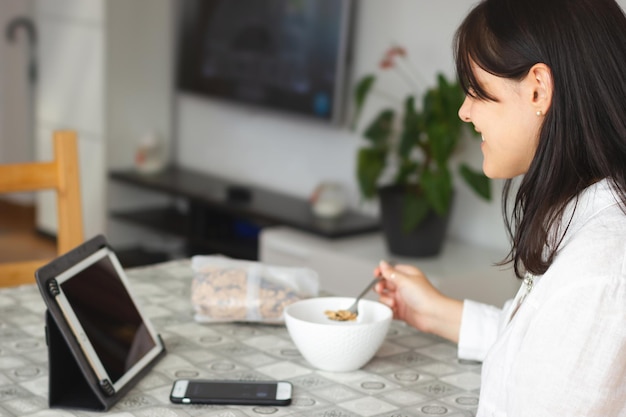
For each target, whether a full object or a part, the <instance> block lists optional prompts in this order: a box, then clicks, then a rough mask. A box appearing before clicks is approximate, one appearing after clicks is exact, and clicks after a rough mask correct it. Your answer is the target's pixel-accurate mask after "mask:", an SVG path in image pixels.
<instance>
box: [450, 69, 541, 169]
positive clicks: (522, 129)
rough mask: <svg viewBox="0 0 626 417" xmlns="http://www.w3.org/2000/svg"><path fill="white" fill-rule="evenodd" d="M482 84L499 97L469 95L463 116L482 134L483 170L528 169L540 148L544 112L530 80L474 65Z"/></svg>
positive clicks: (465, 102)
mask: <svg viewBox="0 0 626 417" xmlns="http://www.w3.org/2000/svg"><path fill="white" fill-rule="evenodd" d="M474 74H475V75H476V79H477V81H478V82H479V83H480V85H481V86H483V87H484V89H485V90H486V91H487V92H488V93H489V94H490V95H491V96H492V97H494V98H496V99H497V101H490V100H483V99H479V98H476V97H472V96H471V95H467V96H466V97H465V101H464V102H463V105H462V106H461V108H460V109H459V117H460V118H461V120H463V121H464V122H471V123H472V124H473V125H474V128H475V129H476V131H477V132H479V133H480V134H481V135H482V139H483V141H482V144H481V150H482V152H483V157H484V160H483V171H484V173H485V175H486V176H488V177H489V178H513V177H516V176H518V175H521V174H524V173H526V171H528V168H529V166H530V163H531V161H532V159H533V157H534V155H535V150H536V149H537V142H538V137H539V129H540V127H541V122H542V121H543V114H541V115H537V108H536V106H534V105H533V97H532V96H533V92H532V91H531V90H532V89H531V88H529V87H530V83H527V80H522V81H514V80H510V79H507V78H501V77H497V76H495V75H493V74H490V73H488V72H486V71H485V70H483V69H481V68H480V67H478V66H477V65H474Z"/></svg>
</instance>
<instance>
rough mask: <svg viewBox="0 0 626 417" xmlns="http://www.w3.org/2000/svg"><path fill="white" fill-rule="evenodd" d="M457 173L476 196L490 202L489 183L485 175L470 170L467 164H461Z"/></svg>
mask: <svg viewBox="0 0 626 417" xmlns="http://www.w3.org/2000/svg"><path fill="white" fill-rule="evenodd" d="M459 173H460V174H461V177H462V178H463V179H464V180H465V182H466V183H467V185H469V187H470V188H471V189H472V190H474V192H475V193H476V194H478V195H479V196H481V197H482V198H483V199H485V200H487V201H490V200H491V181H490V180H489V178H488V177H487V176H485V174H483V173H482V172H479V171H475V170H473V169H471V168H470V167H469V166H468V165H467V164H461V166H460V168H459Z"/></svg>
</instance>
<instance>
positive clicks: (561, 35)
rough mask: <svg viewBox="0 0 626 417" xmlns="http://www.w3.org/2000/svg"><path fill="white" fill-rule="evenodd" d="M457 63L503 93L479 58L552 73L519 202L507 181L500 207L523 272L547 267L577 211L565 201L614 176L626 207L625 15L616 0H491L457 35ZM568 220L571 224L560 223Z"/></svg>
mask: <svg viewBox="0 0 626 417" xmlns="http://www.w3.org/2000/svg"><path fill="white" fill-rule="evenodd" d="M455 59H456V68H457V73H458V76H459V81H460V83H461V86H462V87H463V89H464V90H465V92H466V94H472V95H473V96H474V97H476V98H477V99H480V100H497V99H496V98H495V97H493V96H492V95H491V94H490V93H489V92H488V91H486V90H485V89H484V88H483V86H481V85H480V83H479V82H478V81H477V79H476V77H475V74H474V73H473V71H472V64H473V63H474V64H475V65H477V66H479V67H480V68H482V69H483V70H485V71H487V72H489V73H491V74H493V75H495V76H498V77H504V78H508V79H513V80H521V79H522V78H524V77H525V76H526V75H527V74H528V71H529V70H530V69H531V67H532V66H533V65H535V64H537V63H544V64H546V65H547V66H548V67H549V68H550V69H551V72H552V78H553V95H552V103H551V106H550V109H549V110H548V111H547V113H546V114H545V118H544V121H543V125H542V128H541V131H540V133H539V143H538V147H537V150H536V153H535V157H534V159H533V161H532V162H531V164H530V167H529V169H528V172H527V173H526V174H525V175H524V177H523V178H522V179H521V182H520V184H519V188H518V191H517V194H516V196H515V199H514V204H513V207H509V205H510V203H511V200H510V199H509V196H510V195H511V191H512V180H511V179H509V180H507V181H506V184H505V187H504V191H503V199H502V209H503V212H504V217H505V222H506V226H507V230H508V233H509V236H510V238H511V240H512V247H511V251H510V252H509V254H508V256H507V258H506V259H505V260H504V261H503V263H508V262H512V263H513V266H514V269H515V273H516V275H517V276H518V277H522V276H523V274H524V272H525V271H528V272H531V273H533V274H537V275H539V274H543V273H544V272H545V271H546V270H547V269H548V267H549V266H550V264H551V263H552V261H553V259H554V257H555V256H556V253H557V251H558V249H559V246H560V244H561V242H562V240H563V237H564V235H565V232H566V231H567V224H569V221H570V220H571V217H569V218H564V212H565V207H566V206H567V205H568V204H569V203H573V204H576V202H577V196H578V194H579V193H580V192H581V191H582V190H583V189H584V188H586V187H588V186H589V185H591V184H593V183H594V182H597V181H599V180H601V179H604V178H606V179H608V180H609V181H610V182H611V184H612V186H613V188H614V189H615V192H616V193H617V195H618V199H619V201H620V204H621V207H622V210H624V211H625V212H626V17H625V16H624V12H623V11H622V9H621V8H620V6H619V5H618V4H617V3H616V2H615V1H614V0H484V1H482V2H481V3H479V4H478V5H477V6H476V7H475V8H474V9H473V10H472V11H471V12H470V13H469V15H468V16H467V17H466V18H465V20H464V21H463V23H462V24H461V26H460V27H459V29H458V30H457V33H456V36H455ZM561 222H563V224H564V225H565V227H559V226H560V224H561Z"/></svg>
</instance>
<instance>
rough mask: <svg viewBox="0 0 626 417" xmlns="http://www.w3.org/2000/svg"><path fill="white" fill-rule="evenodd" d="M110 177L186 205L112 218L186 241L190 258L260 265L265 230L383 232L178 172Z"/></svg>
mask: <svg viewBox="0 0 626 417" xmlns="http://www.w3.org/2000/svg"><path fill="white" fill-rule="evenodd" d="M110 177H111V179H113V180H115V181H118V182H120V183H124V184H127V185H131V186H136V187H139V188H142V189H148V190H152V191H156V192H161V193H164V194H167V195H169V196H172V197H177V198H180V199H183V200H185V202H186V203H187V204H186V206H187V207H186V209H185V210H181V209H180V208H179V207H175V206H170V207H145V208H142V209H138V210H137V209H135V210H132V211H115V212H113V213H112V215H113V216H114V217H115V218H117V219H122V220H125V221H130V222H133V223H135V224H139V225H142V226H145V227H149V228H151V229H155V230H159V231H162V232H166V233H170V234H174V235H177V236H182V237H184V238H185V240H186V246H187V248H186V252H187V255H189V256H190V255H194V254H198V253H204V254H208V253H220V254H223V255H226V256H231V257H235V258H242V259H253V260H256V259H258V231H259V230H261V229H262V228H264V227H267V226H278V225H283V226H290V227H292V228H295V229H298V230H302V231H305V232H308V233H312V234H314V235H317V236H320V237H325V238H331V239H332V238H339V237H347V236H354V235H358V234H362V233H368V232H372V231H376V230H379V224H378V220H377V219H375V218H373V217H370V216H366V215H363V214H361V213H357V212H354V211H347V212H346V213H344V214H343V215H342V216H341V217H339V218H337V219H334V220H328V219H321V218H319V217H316V216H315V215H314V214H313V213H312V211H311V208H310V205H309V202H308V201H307V200H305V199H302V198H298V197H294V196H291V195H288V194H284V193H280V192H277V191H273V190H270V189H267V188H264V187H260V186H256V185H250V184H241V183H235V182H233V181H230V180H226V179H224V178H221V177H218V176H215V175H211V174H206V173H201V172H198V171H194V170H190V169H186V168H182V167H177V166H169V167H167V168H165V169H164V170H162V171H159V172H158V173H154V174H144V173H140V172H137V171H136V170H134V169H128V170H116V171H112V172H111V173H110ZM255 229H257V230H256V231H255Z"/></svg>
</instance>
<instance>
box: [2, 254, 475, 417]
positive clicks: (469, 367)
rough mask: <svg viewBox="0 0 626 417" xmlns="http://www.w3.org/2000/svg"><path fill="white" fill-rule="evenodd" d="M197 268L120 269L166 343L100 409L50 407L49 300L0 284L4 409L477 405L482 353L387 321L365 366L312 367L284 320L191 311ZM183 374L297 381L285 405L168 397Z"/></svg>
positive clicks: (375, 410) (39, 412)
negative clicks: (476, 355)
mask: <svg viewBox="0 0 626 417" xmlns="http://www.w3.org/2000/svg"><path fill="white" fill-rule="evenodd" d="M193 273H194V272H193V270H192V268H191V263H190V260H189V259H178V260H172V261H168V262H164V263H159V264H154V265H149V266H143V267H136V268H130V269H127V270H126V274H127V277H128V281H129V285H130V289H131V292H132V294H133V295H134V296H135V298H136V299H137V302H138V304H139V306H140V308H141V309H142V311H143V312H144V313H145V315H146V316H147V317H148V318H149V319H150V321H151V322H152V324H153V326H154V327H155V329H156V330H157V332H158V333H159V334H160V335H161V337H162V339H163V341H164V343H165V347H166V350H167V353H166V355H165V356H164V357H163V358H162V359H161V360H160V361H158V362H157V363H156V365H155V366H154V367H153V368H152V369H151V370H150V371H149V372H148V373H147V374H146V375H145V376H144V377H143V378H141V380H139V382H138V383H137V384H136V385H135V386H134V387H133V388H132V389H131V390H130V391H129V392H128V393H126V394H125V395H124V396H123V397H122V398H120V400H119V401H118V402H117V403H116V404H115V405H114V406H113V407H111V408H110V409H109V410H107V411H106V412H100V411H87V410H76V409H63V408H50V407H49V404H48V372H49V368H48V352H47V349H48V347H47V345H46V338H45V330H44V317H45V310H46V305H45V303H44V301H43V298H42V296H41V294H40V292H39V289H38V288H37V286H36V285H34V284H33V285H23V286H19V287H11V288H2V289H0V417H6V416H20V417H52V416H55V417H56V416H83V417H84V416H96V415H102V414H106V415H107V416H109V415H110V416H118V417H130V416H138V417H139V416H141V417H148V416H163V417H169V416H172V417H175V416H212V417H245V416H257V417H258V416H265V415H272V416H305V417H352V416H381V417H382V416H386V417H392V416H396V417H401V416H407V417H415V416H448V417H460V416H474V415H475V414H476V409H477V406H478V397H479V389H480V372H481V363H480V362H475V361H466V360H461V359H458V357H457V348H456V345H455V344H453V343H451V342H449V341H446V340H444V339H441V338H439V337H436V336H433V335H429V334H425V333H422V332H419V331H418V330H416V329H414V328H412V327H410V326H408V325H406V324H405V323H404V322H401V321H393V322H392V324H391V326H390V328H389V331H388V334H387V336H386V339H385V342H384V343H383V345H382V346H381V348H380V349H379V350H378V352H377V353H376V355H375V356H374V358H373V359H372V360H371V361H370V362H368V363H367V364H366V365H365V366H363V367H362V368H361V369H359V370H356V371H351V372H328V371H322V370H318V369H316V368H315V367H313V366H312V365H310V364H309V363H308V362H307V361H306V360H305V359H304V358H303V357H302V355H301V354H300V353H299V351H298V349H297V348H296V346H295V345H294V344H293V342H292V341H291V339H290V337H289V333H288V332H287V329H286V328H285V326H284V325H280V324H272V325H268V324H259V323H245V322H215V323H200V322H197V321H195V320H194V311H193V306H192V303H191V301H190V297H191V283H192V280H193ZM338 295H345V294H338ZM182 378H191V379H196V378H201V379H218V380H286V381H289V382H291V383H292V384H293V387H294V389H293V399H292V402H291V404H290V405H288V406H267V405H264V406H254V405H246V406H241V405H237V406H235V405H199V404H191V405H190V404H173V403H171V402H170V400H169V395H170V391H171V388H172V384H173V382H174V381H175V380H176V379H182Z"/></svg>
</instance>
